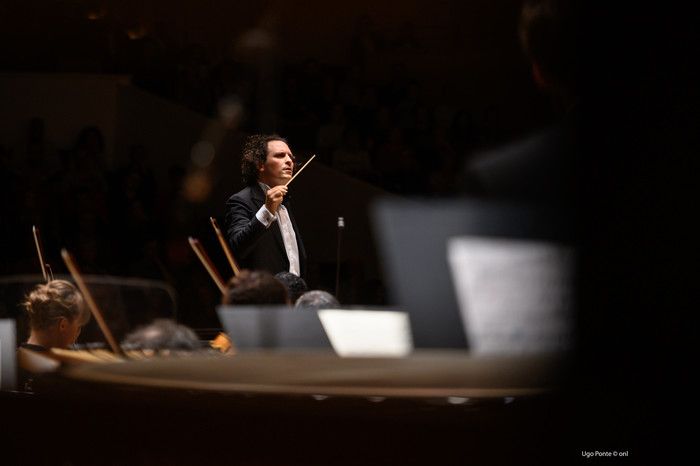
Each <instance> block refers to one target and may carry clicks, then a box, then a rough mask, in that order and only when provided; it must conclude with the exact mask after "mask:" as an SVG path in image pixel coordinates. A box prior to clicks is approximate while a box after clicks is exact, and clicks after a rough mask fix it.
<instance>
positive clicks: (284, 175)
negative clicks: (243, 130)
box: [226, 135, 306, 277]
mask: <svg viewBox="0 0 700 466" xmlns="http://www.w3.org/2000/svg"><path fill="white" fill-rule="evenodd" d="M294 162H295V158H294V155H293V154H292V151H291V149H290V148H289V145H288V144H287V141H286V140H285V139H283V138H281V137H280V136H278V135H253V136H250V137H249V138H248V140H247V141H246V143H245V146H244V148H243V155H242V158H241V172H242V175H243V181H244V182H245V184H246V185H247V186H246V187H245V188H244V189H242V190H241V191H239V192H237V193H236V194H234V195H233V196H231V197H230V198H229V199H228V201H226V237H227V240H228V242H229V244H230V245H231V248H232V249H233V252H234V254H236V257H237V258H238V260H239V261H240V264H241V266H242V267H244V268H248V269H255V270H267V271H269V272H271V273H273V274H276V273H278V272H291V273H293V274H296V275H298V276H300V277H304V274H305V273H306V251H305V250H304V243H303V242H302V240H301V234H300V232H299V228H298V227H297V224H296V221H295V220H294V216H293V215H292V212H291V209H290V206H289V196H287V186H286V183H288V182H289V181H290V180H291V179H292V175H293V173H294V167H295V163H294Z"/></svg>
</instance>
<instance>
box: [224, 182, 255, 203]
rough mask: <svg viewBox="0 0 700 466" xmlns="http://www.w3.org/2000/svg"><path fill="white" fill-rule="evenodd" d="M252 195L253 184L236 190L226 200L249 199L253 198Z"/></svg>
mask: <svg viewBox="0 0 700 466" xmlns="http://www.w3.org/2000/svg"><path fill="white" fill-rule="evenodd" d="M253 195H254V187H253V186H246V187H245V188H243V189H241V190H240V191H238V192H237V193H236V194H234V195H232V196H231V197H229V198H228V202H231V201H233V200H235V199H238V200H245V201H249V200H250V199H252V198H253Z"/></svg>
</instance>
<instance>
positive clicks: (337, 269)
mask: <svg viewBox="0 0 700 466" xmlns="http://www.w3.org/2000/svg"><path fill="white" fill-rule="evenodd" d="M344 228H345V219H344V218H343V217H338V249H337V250H336V255H335V297H336V298H338V300H340V295H339V294H338V293H339V292H340V243H341V241H342V239H343V229H344Z"/></svg>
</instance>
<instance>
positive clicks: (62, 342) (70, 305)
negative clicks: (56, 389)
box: [21, 280, 90, 351]
mask: <svg viewBox="0 0 700 466" xmlns="http://www.w3.org/2000/svg"><path fill="white" fill-rule="evenodd" d="M22 306H23V307H24V310H25V311H26V313H27V317H28V318H29V329H30V334H29V339H28V340H27V342H26V343H23V344H22V345H21V346H22V347H23V348H27V349H32V350H35V351H46V350H47V349H48V348H68V347H69V346H71V345H73V344H74V343H75V341H76V340H77V338H78V335H80V330H81V328H82V327H83V325H85V324H86V323H87V322H88V321H89V320H90V312H89V310H88V309H87V306H86V305H85V300H84V299H83V295H82V294H80V291H78V289H77V288H76V287H75V286H73V285H72V284H71V283H69V282H67V281H65V280H52V281H50V282H48V283H45V284H40V285H37V286H36V287H35V288H34V289H33V290H32V291H31V292H30V293H29V294H28V295H27V296H26V298H25V300H24V302H23V303H22Z"/></svg>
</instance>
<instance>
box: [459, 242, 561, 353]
mask: <svg viewBox="0 0 700 466" xmlns="http://www.w3.org/2000/svg"><path fill="white" fill-rule="evenodd" d="M447 253H448V262H449V264H450V268H451V271H452V280H453V283H454V286H455V290H456V294H457V301H458V303H459V307H460V313H461V316H462V321H463V323H464V325H465V328H466V334H467V337H468V339H469V344H470V348H471V351H473V352H476V353H533V352H547V351H561V350H566V349H569V348H570V346H571V344H572V341H571V338H572V312H573V283H572V280H573V268H574V252H573V250H572V249H571V248H569V247H565V246H562V245H559V244H555V243H547V242H541V241H527V240H512V239H495V238H483V237H468V236H467V237H456V238H452V239H450V240H448V244H447Z"/></svg>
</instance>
